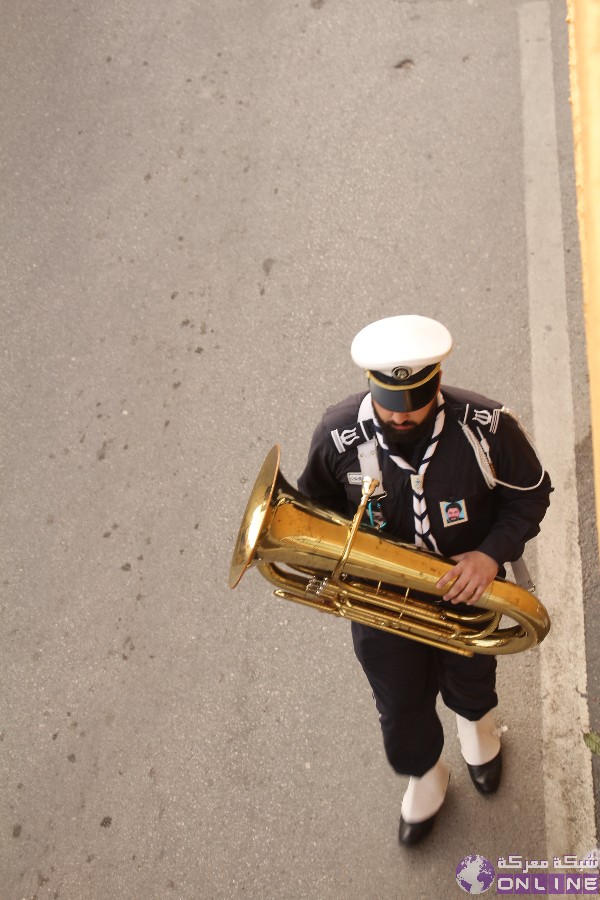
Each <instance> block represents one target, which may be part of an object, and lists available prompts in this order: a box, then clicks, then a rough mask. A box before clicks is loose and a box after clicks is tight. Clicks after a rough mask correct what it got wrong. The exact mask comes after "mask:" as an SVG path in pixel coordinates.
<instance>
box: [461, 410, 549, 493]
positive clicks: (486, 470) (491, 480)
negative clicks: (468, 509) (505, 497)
mask: <svg viewBox="0 0 600 900" xmlns="http://www.w3.org/2000/svg"><path fill="white" fill-rule="evenodd" d="M500 412H503V413H506V414H507V415H509V416H511V417H512V418H513V419H514V420H515V422H516V423H517V425H518V426H519V428H520V429H521V431H522V432H523V434H524V435H525V437H526V438H527V441H528V443H529V446H530V447H531V449H532V450H533V452H534V453H535V458H536V459H537V461H538V462H539V464H540V467H541V469H542V474H541V475H540V478H539V481H538V482H537V483H536V484H532V485H530V486H529V487H521V486H520V485H518V484H508V482H506V481H500V479H499V478H497V477H496V471H495V469H494V464H493V462H492V459H491V456H490V445H489V444H488V442H487V441H486V439H485V438H484V436H483V435H482V433H481V429H480V428H478V429H477V431H478V432H479V440H477V438H476V437H475V435H474V434H473V432H472V430H471V429H470V428H469V426H468V425H467V424H466V422H464V421H463V422H461V423H460V427H461V428H462V430H463V434H464V436H465V437H466V439H467V440H468V442H469V443H470V445H471V447H472V448H473V452H474V453H475V459H476V460H477V463H478V465H479V468H480V469H481V474H482V475H483V478H484V481H485V483H486V484H487V486H488V487H489V488H490V490H492V489H493V488H495V487H496V485H497V484H499V485H501V486H502V487H507V488H510V489H511V490H513V491H535V489H536V488H538V487H539V486H540V484H541V483H542V481H543V480H544V475H545V474H546V470H545V468H544V465H543V463H542V461H541V459H540V456H539V453H538V452H537V450H536V449H535V446H534V443H533V441H532V440H531V438H530V437H529V435H528V434H527V432H526V431H525V429H524V428H523V426H522V425H521V423H520V422H519V419H518V416H516V415H515V413H514V412H513V411H512V409H508V408H507V407H506V406H503V407H502V408H501V410H500Z"/></svg>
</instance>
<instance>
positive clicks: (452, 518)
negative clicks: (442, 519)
mask: <svg viewBox="0 0 600 900" xmlns="http://www.w3.org/2000/svg"><path fill="white" fill-rule="evenodd" d="M446 514H447V516H448V521H449V522H456V521H457V520H458V519H460V509H459V507H458V506H450V507H448V510H447V513H446Z"/></svg>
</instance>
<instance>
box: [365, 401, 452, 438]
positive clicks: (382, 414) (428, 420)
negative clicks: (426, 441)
mask: <svg viewBox="0 0 600 900" xmlns="http://www.w3.org/2000/svg"><path fill="white" fill-rule="evenodd" d="M373 408H374V410H375V414H376V415H377V418H378V419H379V424H380V425H381V430H382V431H383V436H384V438H385V442H386V444H388V446H390V447H394V446H398V447H402V446H403V445H405V444H414V443H415V442H416V441H418V440H419V438H420V437H422V436H423V435H424V434H425V433H426V432H427V430H428V429H429V428H430V427H431V424H432V422H433V419H434V418H435V413H436V408H437V398H436V397H434V398H433V400H431V401H430V402H429V403H428V404H427V406H422V407H421V408H420V409H413V410H412V412H392V410H390V409H385V408H384V407H383V406H381V405H380V404H379V403H377V402H376V401H375V400H373Z"/></svg>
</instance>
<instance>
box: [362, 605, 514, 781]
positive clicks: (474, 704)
mask: <svg viewBox="0 0 600 900" xmlns="http://www.w3.org/2000/svg"><path fill="white" fill-rule="evenodd" d="M352 640H353V642H354V652H355V653H356V656H357V658H358V660H359V662H360V664H361V665H362V667H363V669H364V672H365V675H366V676H367V678H368V680H369V684H370V685H371V689H372V691H373V696H374V698H375V704H376V706H377V710H378V712H379V721H380V723H381V731H382V733H383V743H384V747H385V752H386V755H387V758H388V760H389V763H390V765H391V766H392V768H393V769H394V771H395V772H398V774H399V775H417V776H419V777H420V776H422V775H424V774H425V772H427V771H428V770H429V769H431V767H432V766H433V765H435V763H436V762H437V760H438V759H439V757H440V754H441V752H442V747H443V746H444V732H443V730H442V723H441V722H440V719H439V717H438V714H437V712H436V708H435V704H436V698H437V695H438V692H439V693H440V694H441V695H442V700H443V701H444V703H445V705H446V706H447V707H448V708H449V709H452V710H454V712H456V713H458V714H459V715H460V716H464V718H465V719H470V720H471V721H476V720H477V719H480V718H481V717H482V716H483V715H485V713H486V712H488V711H489V710H490V709H493V708H494V707H495V706H496V705H497V703H498V697H497V695H496V690H495V687H496V657H495V656H484V655H482V654H476V655H475V656H473V657H465V656H458V655H456V654H455V653H449V652H448V651H447V650H437V649H436V648H435V647H429V646H427V645H426V644H420V643H417V642H416V641H411V640H408V639H406V638H403V637H399V636H398V635H395V634H389V633H388V632H386V631H379V630H378V629H376V628H369V627H367V626H366V625H359V624H358V623H357V622H353V623H352Z"/></svg>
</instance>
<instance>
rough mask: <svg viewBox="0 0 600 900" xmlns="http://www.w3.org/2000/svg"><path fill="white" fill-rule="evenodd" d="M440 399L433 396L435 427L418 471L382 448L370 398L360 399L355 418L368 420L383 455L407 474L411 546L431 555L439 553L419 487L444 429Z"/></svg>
mask: <svg viewBox="0 0 600 900" xmlns="http://www.w3.org/2000/svg"><path fill="white" fill-rule="evenodd" d="M444 408H445V405H444V398H443V397H442V394H441V393H438V395H437V414H436V417H435V423H434V426H433V432H432V434H431V437H430V439H429V443H428V444H427V447H426V448H425V453H424V454H423V458H422V460H421V462H420V464H419V467H418V469H415V468H414V467H413V466H411V464H410V463H408V462H407V461H406V460H405V459H403V457H401V456H397V455H396V454H395V453H392V452H391V450H390V448H389V447H388V445H387V444H386V442H385V440H384V438H383V433H382V431H381V427H380V425H379V422H378V420H377V416H376V415H375V410H374V409H373V401H372V398H371V395H370V394H367V396H366V397H365V398H364V400H363V402H362V404H361V409H360V414H359V417H360V418H361V419H363V418H372V419H373V421H374V423H375V434H376V437H377V441H378V443H379V445H380V447H382V449H383V450H384V451H385V452H386V453H387V455H388V456H389V458H390V459H391V460H392V461H393V462H394V463H395V464H396V465H397V466H398V467H399V468H400V469H404V470H405V471H408V472H410V473H411V476H410V481H411V485H412V493H413V513H414V520H415V545H416V546H417V547H424V548H425V549H427V550H433V551H434V552H435V553H439V550H438V546H437V543H436V540H435V538H434V536H433V535H432V534H431V530H430V524H429V515H428V513H427V502H426V500H425V494H424V491H423V485H424V480H425V472H426V471H427V467H428V465H429V463H430V462H431V457H432V456H433V454H434V453H435V450H436V448H437V445H438V441H439V438H440V435H441V433H442V428H443V427H444V420H445V412H444Z"/></svg>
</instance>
